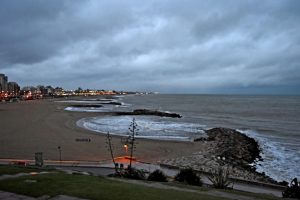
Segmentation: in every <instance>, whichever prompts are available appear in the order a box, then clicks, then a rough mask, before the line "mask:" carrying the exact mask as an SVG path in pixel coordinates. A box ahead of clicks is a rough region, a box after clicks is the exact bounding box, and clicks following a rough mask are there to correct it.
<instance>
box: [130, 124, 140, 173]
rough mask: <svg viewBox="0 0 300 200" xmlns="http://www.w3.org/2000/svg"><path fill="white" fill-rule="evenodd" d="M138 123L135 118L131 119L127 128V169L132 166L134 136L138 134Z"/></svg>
mask: <svg viewBox="0 0 300 200" xmlns="http://www.w3.org/2000/svg"><path fill="white" fill-rule="evenodd" d="M137 127H138V125H137V123H136V122H135V118H133V119H132V122H131V123H130V126H129V128H128V130H129V135H128V141H129V144H130V158H129V159H130V162H129V166H128V168H129V170H131V168H132V158H133V157H132V156H133V151H134V149H135V138H136V135H138V131H139V129H138V128H137Z"/></svg>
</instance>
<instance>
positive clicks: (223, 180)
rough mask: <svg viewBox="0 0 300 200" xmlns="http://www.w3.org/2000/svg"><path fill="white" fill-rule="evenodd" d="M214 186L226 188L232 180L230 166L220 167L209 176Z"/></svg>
mask: <svg viewBox="0 0 300 200" xmlns="http://www.w3.org/2000/svg"><path fill="white" fill-rule="evenodd" d="M208 179H209V180H210V181H211V182H212V184H213V187H214V188H218V189H225V188H227V187H228V186H229V185H230V184H231V182H230V181H229V168H225V167H221V166H220V167H219V168H218V169H217V170H216V171H215V172H212V175H210V176H209V177H208Z"/></svg>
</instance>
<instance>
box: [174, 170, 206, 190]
mask: <svg viewBox="0 0 300 200" xmlns="http://www.w3.org/2000/svg"><path fill="white" fill-rule="evenodd" d="M175 180H176V181H178V182H185V183H187V184H189V185H198V186H201V185H202V181H201V178H200V177H199V176H198V175H197V174H196V173H195V171H194V170H193V169H191V168H187V169H181V170H180V172H179V173H178V174H177V175H176V176H175Z"/></svg>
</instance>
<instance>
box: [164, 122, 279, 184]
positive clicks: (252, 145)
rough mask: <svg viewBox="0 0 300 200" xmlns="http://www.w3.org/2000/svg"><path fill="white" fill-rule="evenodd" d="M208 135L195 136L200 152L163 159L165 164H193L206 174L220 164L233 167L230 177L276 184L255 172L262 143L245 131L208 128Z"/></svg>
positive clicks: (184, 166) (195, 143)
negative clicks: (247, 134)
mask: <svg viewBox="0 0 300 200" xmlns="http://www.w3.org/2000/svg"><path fill="white" fill-rule="evenodd" d="M206 134H207V137H206V138H203V137H202V138H199V139H195V142H194V143H193V144H191V145H196V146H197V149H198V151H197V152H194V153H192V154H190V155H185V156H181V157H177V158H171V159H166V160H160V161H159V163H160V164H161V165H162V166H172V167H173V166H175V167H179V168H187V167H191V168H193V169H194V170H198V171H200V172H203V173H213V172H215V171H216V170H217V169H218V167H220V166H223V167H226V168H229V169H230V177H231V178H236V179H243V180H247V181H259V182H266V183H276V182H275V181H274V180H273V179H271V178H270V177H267V176H265V175H264V174H263V173H258V172H256V171H255V161H257V160H260V159H261V158H260V148H259V145H258V143H257V142H256V141H255V140H254V139H253V138H250V137H248V136H246V135H244V134H243V133H240V132H238V131H236V130H233V129H228V128H213V129H209V130H206Z"/></svg>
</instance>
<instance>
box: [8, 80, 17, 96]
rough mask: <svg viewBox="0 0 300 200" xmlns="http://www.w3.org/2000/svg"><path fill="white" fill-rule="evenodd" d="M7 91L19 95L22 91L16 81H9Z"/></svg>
mask: <svg viewBox="0 0 300 200" xmlns="http://www.w3.org/2000/svg"><path fill="white" fill-rule="evenodd" d="M7 91H8V92H9V93H10V94H14V95H18V94H19V93H20V86H19V85H18V83H16V82H8V83H7Z"/></svg>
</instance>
